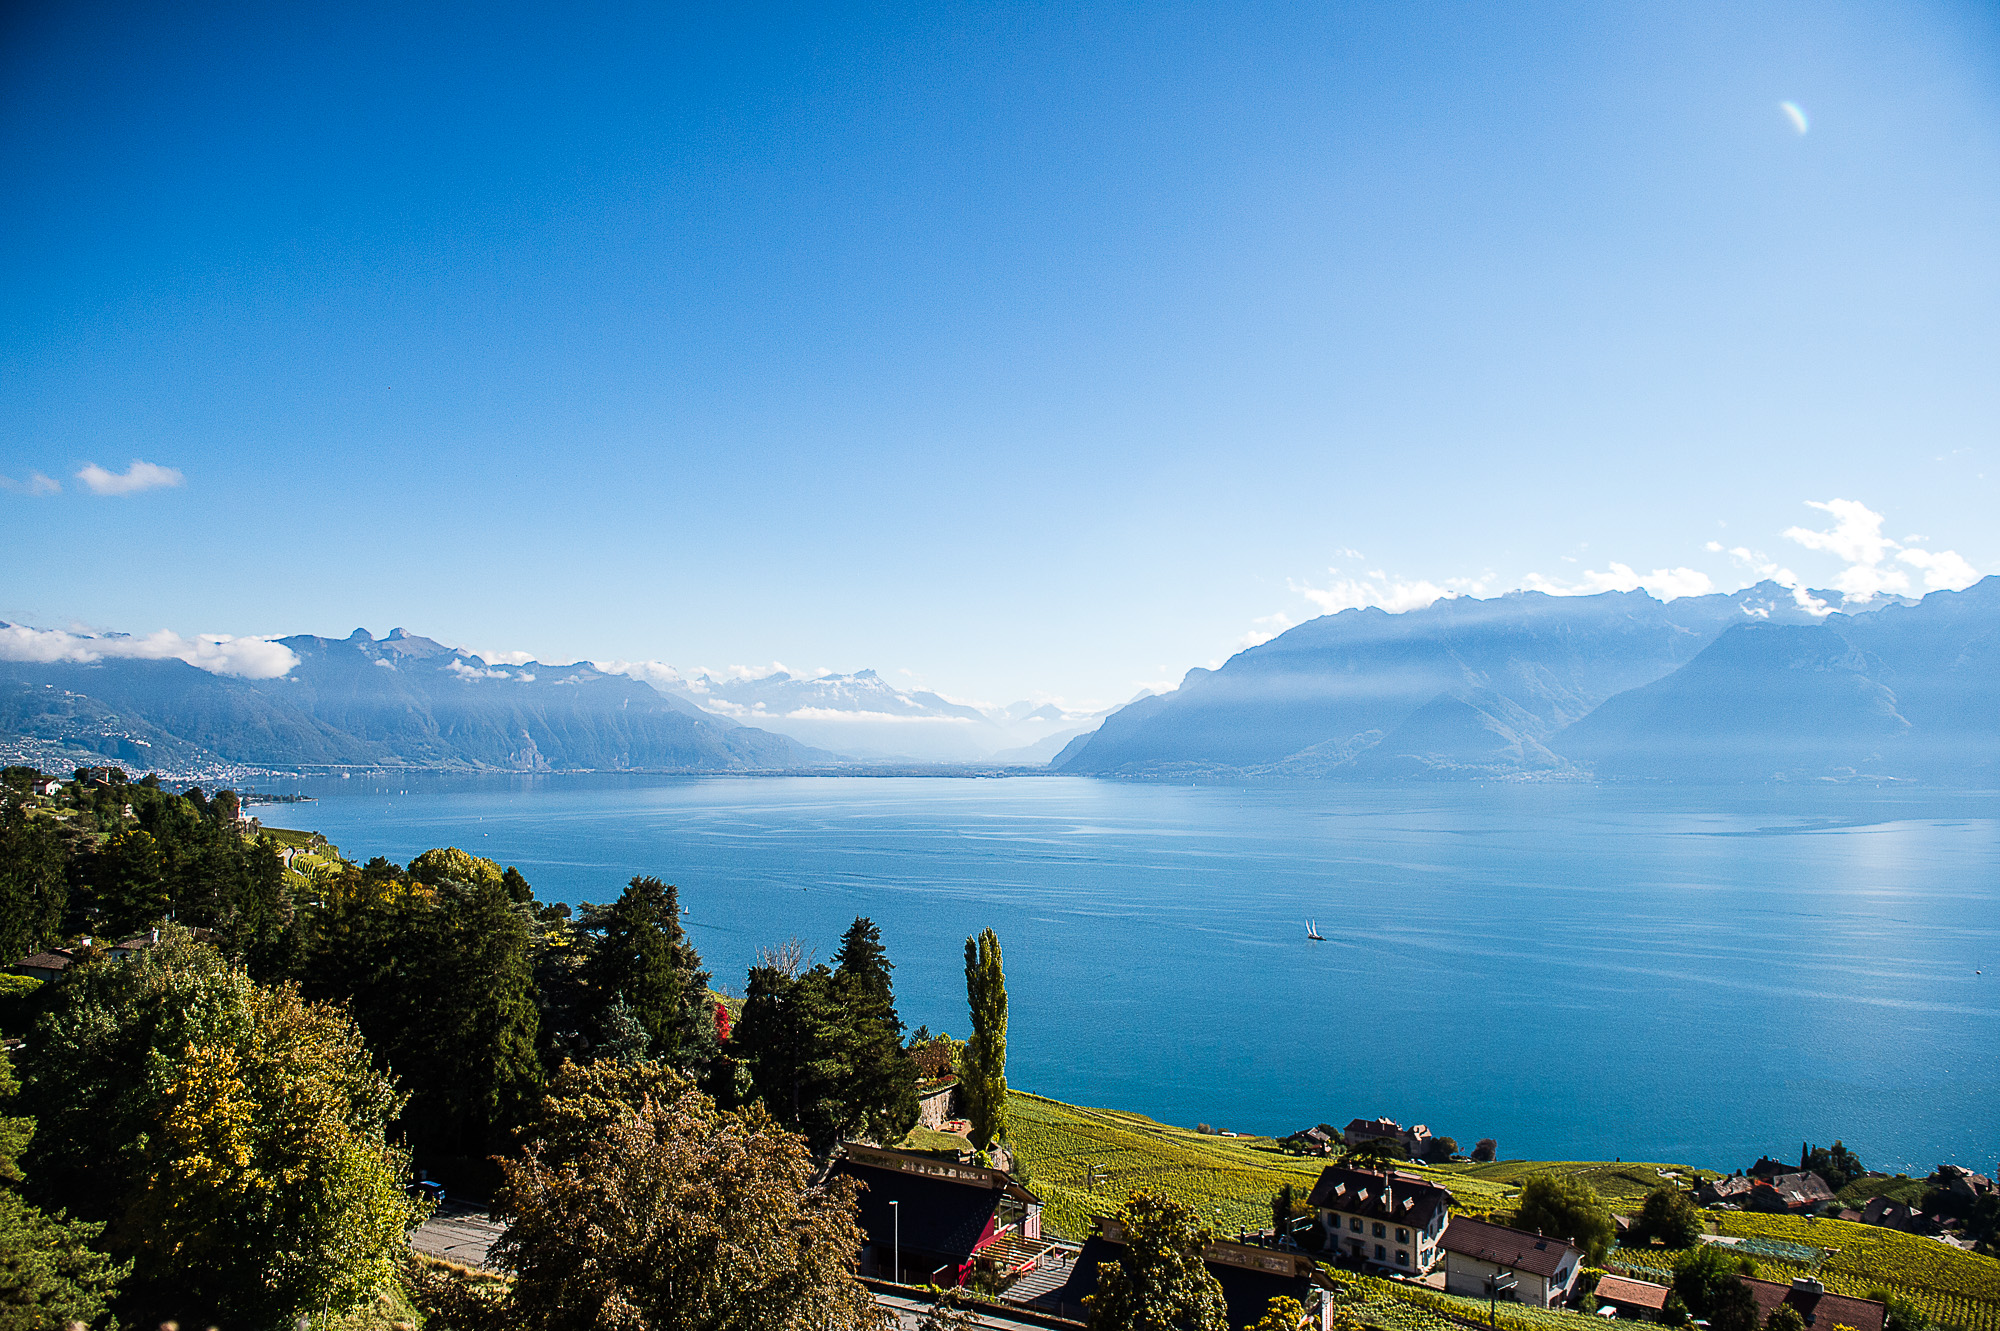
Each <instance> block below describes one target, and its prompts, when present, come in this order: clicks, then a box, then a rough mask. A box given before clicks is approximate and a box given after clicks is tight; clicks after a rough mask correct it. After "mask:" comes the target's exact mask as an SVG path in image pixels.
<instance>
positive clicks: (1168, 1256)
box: [1083, 1192, 1229, 1331]
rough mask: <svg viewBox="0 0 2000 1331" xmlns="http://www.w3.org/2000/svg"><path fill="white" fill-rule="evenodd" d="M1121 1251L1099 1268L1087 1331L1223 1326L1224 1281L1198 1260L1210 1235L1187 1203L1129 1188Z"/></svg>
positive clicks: (1215, 1330)
mask: <svg viewBox="0 0 2000 1331" xmlns="http://www.w3.org/2000/svg"><path fill="white" fill-rule="evenodd" d="M1117 1223H1118V1225H1119V1226H1120V1227H1121V1228H1122V1229H1123V1231H1124V1237H1125V1243H1124V1249H1123V1251H1121V1252H1120V1253H1119V1254H1118V1260H1117V1261H1115V1262H1103V1263H1101V1264H1100V1265H1099V1266H1098V1268H1097V1292H1096V1293H1095V1294H1091V1295H1088V1296H1087V1297H1085V1299H1084V1301H1083V1306H1084V1307H1085V1309H1087V1310H1088V1315H1089V1324H1090V1327H1091V1328H1092V1331H1226V1328H1227V1327H1228V1325H1229V1322H1228V1316H1227V1309H1226V1308H1225V1307H1224V1305H1223V1301H1222V1285H1221V1284H1220V1282H1218V1281H1217V1280H1216V1278H1215V1276H1214V1275H1213V1274H1211V1273H1210V1272H1209V1269H1208V1264H1207V1263H1206V1262H1205V1261H1203V1260H1202V1255H1201V1254H1202V1249H1203V1248H1204V1247H1205V1246H1207V1244H1208V1243H1209V1241H1210V1238H1211V1237H1212V1236H1211V1235H1210V1234H1209V1232H1208V1230H1207V1228H1206V1227H1204V1226H1203V1225H1201V1224H1200V1223H1199V1222H1198V1221H1197V1220H1196V1219H1195V1214H1194V1212H1193V1211H1192V1210H1190V1209H1189V1208H1188V1207H1187V1206H1186V1205H1185V1204H1183V1203H1181V1202H1177V1201H1175V1200H1174V1199H1172V1198H1171V1197H1162V1196H1157V1195H1155V1194H1153V1193H1148V1192H1135V1193H1133V1194H1132V1197H1131V1199H1130V1200H1129V1201H1127V1202H1126V1203H1125V1207H1124V1209H1123V1210H1121V1211H1120V1212H1119V1213H1118V1221H1117Z"/></svg>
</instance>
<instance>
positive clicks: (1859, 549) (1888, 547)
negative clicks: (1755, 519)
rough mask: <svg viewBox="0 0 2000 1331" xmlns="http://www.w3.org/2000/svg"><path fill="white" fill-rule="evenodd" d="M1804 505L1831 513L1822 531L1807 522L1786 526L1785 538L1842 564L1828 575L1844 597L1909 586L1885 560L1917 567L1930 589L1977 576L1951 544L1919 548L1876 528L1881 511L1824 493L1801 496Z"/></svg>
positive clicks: (1964, 583) (1868, 596)
mask: <svg viewBox="0 0 2000 1331" xmlns="http://www.w3.org/2000/svg"><path fill="white" fill-rule="evenodd" d="M1806 506H1807V507H1808V508H1816V509H1818V510H1819V511H1820V512H1822V513H1830V514H1832V515H1833V519H1834V522H1833V526H1832V527H1831V528H1830V529H1828V530H1826V531H1815V530H1813V529H1812V528H1810V527H1790V528H1787V529H1786V531H1785V539H1786V540H1788V541H1794V542H1797V543H1798V544H1799V545H1802V546H1804V547H1805V548H1806V549H1808V550H1819V551H1823V552H1824V553H1826V554H1830V555H1832V556H1833V557H1834V558H1836V559H1838V560H1839V561H1840V562H1841V563H1843V564H1845V565H1847V567H1846V568H1844V569H1842V570H1841V571H1840V573H1839V574H1838V575H1837V576H1836V577H1835V578H1834V579H1833V585H1834V586H1835V587H1838V588H1839V589H1840V593H1841V597H1842V599H1843V600H1844V601H1851V602H1855V603H1857V604H1864V603H1866V602H1868V601H1872V600H1874V599H1875V598H1876V597H1877V596H1881V595H1883V594H1885V593H1896V594H1900V593H1903V592H1907V591H1909V590H1910V575H1909V574H1907V573H1905V572H1903V570H1902V569H1899V568H1896V567H1894V565H1892V564H1890V563H1889V562H1888V559H1889V556H1890V555H1892V554H1893V555H1895V556H1896V563H1901V564H1907V565H1909V566H1910V567H1911V568H1914V569H1921V570H1922V571H1923V575H1924V586H1925V587H1927V588H1929V589H1930V590H1931V591H1947V590H1948V591H1958V590H1960V589H1961V588H1965V587H1970V586H1971V585H1972V584H1973V583H1975V582H1977V581H1979V573H1978V571H1977V570H1976V569H1974V568H1973V567H1972V565H1971V564H1970V563H1969V562H1967V561H1966V559H1965V558H1963V557H1962V556H1961V555H1960V554H1959V553H1958V552H1957V551H1955V550H1924V549H1921V548H1919V547H1917V546H1916V545H1914V544H1912V543H1911V542H1914V541H1915V540H1917V539H1919V538H1916V537H1911V538H1909V541H1905V542H1898V541H1894V540H1891V539H1890V538H1889V537H1887V536H1884V535H1883V534H1882V515H1881V514H1880V513H1877V512H1875V511H1874V510H1873V509H1871V508H1869V507H1868V506H1867V505H1866V504H1864V503H1862V502H1861V501H1859V500H1857V499H1829V500H1827V501H1826V502H1825V503H1820V502H1819V501H1817V500H1811V499H1809V500H1807V501H1806Z"/></svg>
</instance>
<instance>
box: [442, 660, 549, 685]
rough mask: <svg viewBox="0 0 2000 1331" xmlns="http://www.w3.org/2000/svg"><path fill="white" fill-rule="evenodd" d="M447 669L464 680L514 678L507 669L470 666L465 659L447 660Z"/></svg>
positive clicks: (529, 676)
mask: <svg viewBox="0 0 2000 1331" xmlns="http://www.w3.org/2000/svg"><path fill="white" fill-rule="evenodd" d="M445 669H446V670H449V671H450V672H451V673H452V674H454V675H457V676H458V677H459V678H460V679H463V680H468V681H469V680H475V679H512V678H514V677H513V676H512V675H510V674H508V673H507V672H506V671H504V670H482V669H481V668H480V667H478V666H470V665H467V664H466V663H465V662H463V661H456V660H454V661H449V662H446V663H445ZM525 678H527V679H533V678H534V676H533V675H528V676H525Z"/></svg>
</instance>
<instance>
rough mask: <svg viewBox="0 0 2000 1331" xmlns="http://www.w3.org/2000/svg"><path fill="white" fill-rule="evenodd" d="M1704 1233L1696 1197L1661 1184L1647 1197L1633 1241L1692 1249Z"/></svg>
mask: <svg viewBox="0 0 2000 1331" xmlns="http://www.w3.org/2000/svg"><path fill="white" fill-rule="evenodd" d="M1701 1230H1702V1225H1701V1212H1700V1211H1698V1210H1696V1209H1695V1204H1694V1197H1693V1195H1692V1194H1690V1193H1688V1192H1685V1191H1683V1190H1682V1189H1680V1188H1676V1187H1672V1186H1667V1185H1662V1186H1661V1187H1657V1188H1655V1189H1653V1190H1652V1191H1651V1192H1649V1193H1647V1194H1646V1200H1645V1202H1644V1203H1643V1204H1642V1205H1641V1206H1640V1207H1639V1219H1638V1222H1637V1223H1636V1224H1634V1225H1633V1226H1632V1240H1633V1242H1635V1243H1661V1244H1665V1245H1666V1246H1667V1247H1669V1248H1692V1247H1693V1246H1694V1245H1695V1243H1696V1242H1697V1241H1698V1240H1699V1239H1700V1238H1701Z"/></svg>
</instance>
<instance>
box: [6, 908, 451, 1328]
mask: <svg viewBox="0 0 2000 1331" xmlns="http://www.w3.org/2000/svg"><path fill="white" fill-rule="evenodd" d="M27 1071H28V1087H29V1090H30V1093H31V1094H32V1096H33V1101H34V1103H35V1105H36V1106H37V1108H38V1109H39V1110H41V1111H42V1113H43V1124H42V1126H43V1127H44V1128H46V1132H45V1133H43V1132H38V1133H37V1134H36V1140H35V1142H34V1145H33V1148H32V1149H31V1151H30V1152H29V1154H28V1159H27V1165H28V1176H29V1179H30V1182H31V1183H32V1184H33V1185H34V1186H35V1187H36V1188H37V1189H38V1191H40V1192H41V1193H43V1194H44V1195H46V1196H48V1197H49V1198H51V1199H60V1200H62V1201H65V1202H67V1203H69V1204H70V1205H71V1206H73V1207H74V1208H75V1209H76V1210H77V1211H78V1212H80V1213H81V1214H82V1215H83V1216H84V1217H85V1218H87V1219H89V1220H91V1221H93V1222H99V1223H108V1226H109V1228H108V1231H107V1233H106V1239H107V1241H108V1243H109V1245H110V1247H111V1249H112V1251H113V1252H114V1253H118V1254H121V1255H129V1256H130V1257H131V1258H132V1259H133V1270H132V1274H131V1278H130V1280H129V1281H128V1282H127V1286H126V1292H125V1295H124V1298H123V1300H122V1302H123V1303H124V1304H125V1305H126V1308H127V1310H128V1311H132V1312H138V1313H149V1314H150V1315H153V1316H174V1317H179V1318H189V1319H194V1318H202V1319H205V1320H215V1321H228V1322H232V1323H238V1324H254V1325H270V1324H275V1323H279V1322H284V1321H289V1320H290V1319H291V1318H292V1317H294V1316H296V1315H297V1314H299V1313H303V1312H317V1311H319V1310H322V1309H326V1308H340V1307H346V1306H349V1305H351V1304H352V1303H354V1302H355V1301H357V1300H358V1299H360V1298H361V1297H363V1296H364V1295H366V1294H368V1293H370V1292H372V1291H373V1290H374V1289H375V1288H376V1287H377V1286H379V1285H381V1284H382V1283H383V1282H385V1281H387V1280H389V1279H390V1278H392V1277H393V1275H394V1273H395V1272H396V1271H397V1270H398V1269H399V1267H400V1263H401V1261H402V1254H403V1251H404V1248H405V1246H406V1240H405V1237H404V1236H405V1232H406V1228H407V1226H408V1225H409V1224H411V1223H413V1222H414V1219H415V1213H414V1211H413V1209H412V1203H411V1202H410V1200H409V1199H408V1198H407V1197H406V1196H405V1195H404V1193H403V1184H404V1181H405V1179H406V1177H407V1165H408V1157H407V1156H406V1155H405V1153H404V1152H403V1151H402V1150H400V1149H399V1148H396V1147H393V1146H391V1145H389V1143H388V1139H387V1131H388V1125H389V1123H390V1121H391V1120H392V1119H393V1117H394V1115H395V1113H396V1110H397V1108H398V1097H397V1095H396V1093H395V1091H394V1089H393V1087H392V1086H391V1084H390V1083H389V1081H388V1080H387V1078H386V1077H384V1076H383V1075H382V1074H381V1073H380V1072H378V1071H377V1070H376V1069H375V1068H374V1067H373V1066H372V1065H371V1063H370V1060H369V1058H368V1054H367V1051H366V1049H365V1047H364V1046H363V1044H362V1041H361V1038H360V1034H359V1032H358V1031H357V1030H356V1029H355V1026H354V1024H353V1022H352V1020H351V1019H350V1018H349V1017H348V1016H347V1015H346V1014H345V1013H344V1012H342V1011H340V1010H338V1009H335V1008H331V1007H325V1006H319V1005H315V1004H311V1003H308V1002H306V1001H304V1000H303V999H302V998H301V997H300V995H299V993H298V991H297V990H296V989H294V988H292V987H290V986H281V987H279V988H277V989H268V988H265V987H263V986H260V985H258V984H256V983H254V982H253V981H251V979H250V978H249V977H248V975H247V974H245V973H244V972H243V971H242V970H241V969H239V968H237V967H235V966H233V965H231V964H230V963H229V962H227V961H225V960H224V959H223V958H222V956H221V955H220V954H219V953H218V952H216V951H215V950H214V949H212V948H209V947H207V946H205V945H202V944H199V943H195V942H193V941H192V940H190V939H189V938H188V937H187V935H186V934H185V933H184V932H182V931H179V930H176V929H173V928H169V929H168V930H166V931H165V932H164V933H163V936H162V938H161V940H160V943H159V945H158V946H157V947H153V948H150V949H146V950H144V951H142V952H141V953H140V954H139V955H137V956H136V957H134V958H133V959H132V960H130V961H127V962H122V963H113V962H96V963H89V964H85V965H82V966H80V967H77V968H74V969H73V970H72V971H71V972H70V973H69V974H67V975H66V976H65V977H64V979H63V981H62V983H61V984H60V985H58V986H57V988H56V990H55V992H54V994H53V995H52V999H51V1003H50V1006H49V1008H48V1010H47V1011H46V1012H45V1013H44V1015H43V1016H42V1018H41V1020H40V1021H39V1022H38V1023H37V1025H36V1028H35V1033H34V1038H33V1040H32V1041H31V1042H30V1058H29V1062H28V1065H27Z"/></svg>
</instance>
